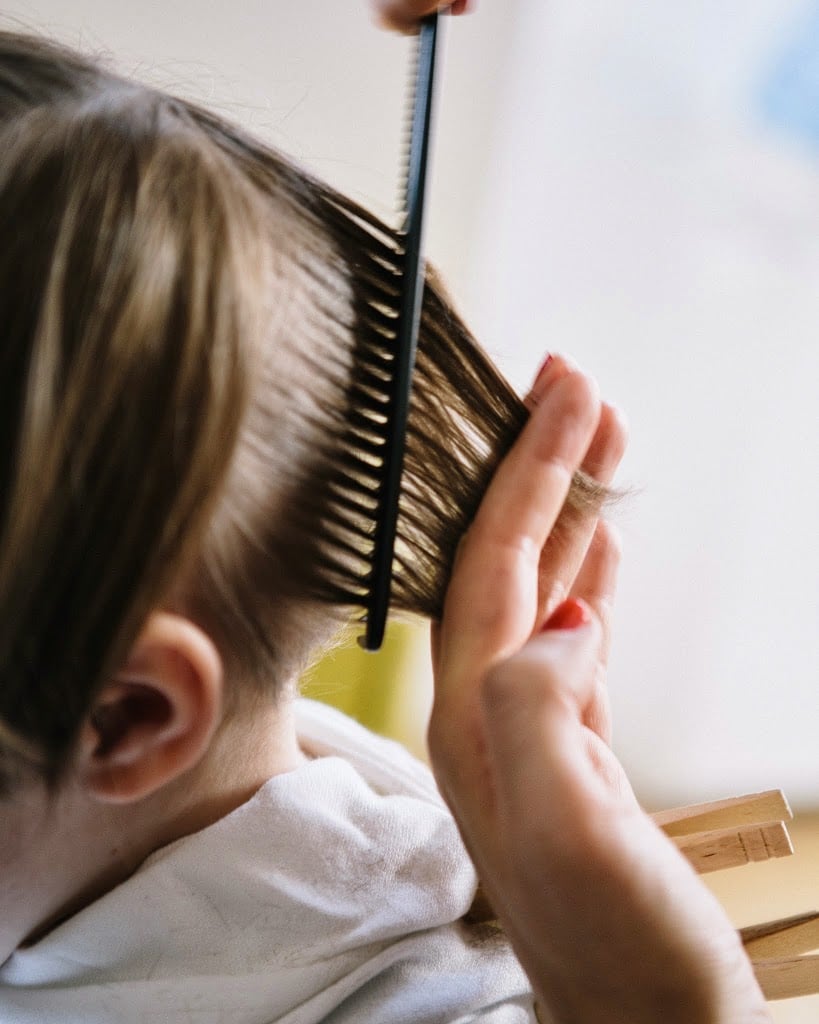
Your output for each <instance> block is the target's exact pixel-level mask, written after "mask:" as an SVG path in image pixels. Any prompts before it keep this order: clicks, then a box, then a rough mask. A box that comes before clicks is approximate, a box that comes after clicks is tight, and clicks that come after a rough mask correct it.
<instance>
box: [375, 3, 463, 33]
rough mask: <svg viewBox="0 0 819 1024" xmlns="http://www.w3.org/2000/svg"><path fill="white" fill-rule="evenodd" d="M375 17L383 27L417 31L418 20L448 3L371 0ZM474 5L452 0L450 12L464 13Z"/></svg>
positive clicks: (402, 30)
mask: <svg viewBox="0 0 819 1024" xmlns="http://www.w3.org/2000/svg"><path fill="white" fill-rule="evenodd" d="M373 6H374V7H375V12H376V17H377V18H378V20H379V22H380V23H381V24H382V25H383V26H384V27H385V28H391V29H395V30H396V31H398V32H405V33H410V32H417V30H418V22H419V21H421V19H422V18H425V17H426V16H427V15H428V14H432V12H433V11H438V10H445V9H446V8H447V7H448V6H449V5H448V4H446V3H440V0H373ZM473 6H474V4H473V2H472V0H454V2H453V3H452V5H451V7H449V13H450V14H466V13H467V12H468V11H469V10H471V9H472V7H473Z"/></svg>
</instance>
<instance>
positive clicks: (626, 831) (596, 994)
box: [429, 359, 771, 1024]
mask: <svg viewBox="0 0 819 1024" xmlns="http://www.w3.org/2000/svg"><path fill="white" fill-rule="evenodd" d="M624 440H625V439H624V432H623V428H622V424H621V423H620V421H619V419H618V417H617V415H616V414H615V413H614V411H613V410H611V409H607V407H606V406H605V405H604V404H601V402H600V399H599V397H598V394H597V390H596V387H595V386H594V383H593V382H592V381H591V380H590V379H589V378H587V377H585V376H584V375H583V374H582V373H580V372H579V371H578V370H577V369H575V368H573V367H571V366H569V365H567V364H566V363H565V362H564V361H563V360H560V359H556V360H553V361H552V363H551V364H550V366H549V368H548V370H547V372H546V374H545V376H544V379H543V380H542V381H541V382H540V394H539V395H538V396H537V403H536V404H534V405H533V413H532V417H531V419H530V421H529V423H528V425H527V427H526V428H525V430H524V431H523V434H522V435H521V437H520V439H519V440H518V442H517V443H516V445H515V446H514V448H513V449H512V450H511V452H510V453H509V456H508V457H507V459H506V460H505V461H504V463H503V464H502V465H501V467H500V469H499V470H498V473H497V474H496V476H495V478H494V480H493V481H492V484H491V485H490V488H489V490H488V492H487V494H486V496H485V498H484V501H483V503H482V505H481V507H480V510H479V512H478V515H477V517H476V519H475V521H474V523H473V525H472V527H471V528H470V530H469V532H468V533H467V535H466V537H465V538H464V540H463V542H462V545H461V548H460V551H459V557H458V559H457V561H456V565H455V570H454V572H453V576H452V579H451V584H450V588H449V592H448V595H447V599H446V605H445V609H444V616H443V619H442V622H441V624H440V626H439V627H438V628H437V629H436V631H435V635H434V650H433V653H434V662H435V670H436V688H435V704H434V709H433V714H432V719H431V723H430V732H429V742H430V751H431V756H432V761H433V765H434V769H435V773H436V776H437V779H438V782H439V785H440V787H441V790H442V792H443V793H444V796H445V798H446V799H447V801H448V803H449V805H450V807H451V809H452V811H453V814H454V815H455V817H456V819H457V821H458V824H459V826H460V829H461V832H462V835H463V837H464V840H465V842H466V845H467V847H468V849H469V851H470V853H471V855H472V858H473V860H474V861H475V864H476V866H477V868H478V871H479V874H480V876H481V878H482V880H483V883H484V888H485V890H486V892H487V894H488V896H489V898H490V900H491V902H492V903H493V905H494V908H495V910H496V912H497V913H498V916H499V918H500V920H501V922H502V923H503V925H504V927H505V930H506V933H507V935H508V936H509V938H510V940H511V942H512V944H513V946H514V948H515V951H516V952H517V954H518V957H519V958H520V961H521V963H522V964H523V966H524V968H525V969H526V971H527V973H528V975H529V977H530V979H531V981H532V983H533V986H534V988H535V992H536V994H537V996H538V1001H539V1006H540V1013H541V1016H542V1019H543V1020H544V1021H545V1020H547V1019H548V1020H552V1021H555V1022H565V1024H569V1022H571V1024H575V1022H577V1024H580V1022H588V1021H595V1024H615V1022H616V1024H625V1022H628V1024H643V1022H645V1024H656V1022H657V1021H660V1020H661V1021H663V1022H664V1024H675V1022H680V1024H682V1022H685V1024H691V1022H719V1024H729V1022H736V1024H740V1022H742V1024H751V1022H762V1021H770V1020H771V1018H770V1016H769V1014H768V1010H767V1007H766V1005H765V1002H764V999H763V997H762V994H761V992H760V990H759V988H758V986H757V984H756V981H755V978H754V976H753V972H752V969H751V966H750V964H749V961H748V959H747V957H746V956H745V954H744V952H743V950H742V947H741V944H740V942H739V939H738V936H737V934H736V932H735V930H734V928H733V927H732V925H731V923H730V921H729V920H728V918H727V917H726V915H725V913H724V912H723V910H722V908H721V907H720V906H719V904H718V903H717V902H716V900H715V899H714V898H713V897H712V896H711V894H710V892H709V891H708V890H707V889H706V888H705V886H704V885H703V884H702V882H701V881H700V879H699V878H698V876H697V875H696V874H695V873H694V871H693V869H692V868H691V867H690V866H689V864H688V863H687V862H686V861H685V860H684V858H683V857H682V856H681V855H680V854H679V852H678V851H677V849H676V847H674V845H673V844H672V843H671V842H670V841H669V840H668V839H667V838H666V837H665V836H664V835H663V833H662V832H661V831H660V830H659V829H658V828H656V826H655V825H654V824H653V822H652V821H651V820H650V818H648V817H647V816H646V815H645V814H644V813H643V812H642V811H641V809H640V807H639V805H638V804H637V801H636V799H635V797H634V794H633V792H632V790H631V787H630V786H629V783H628V780H627V778H626V776H625V773H624V771H623V769H622V767H621V766H620V764H619V762H618V761H617V760H616V758H615V757H614V755H613V754H612V752H611V750H610V749H609V746H608V741H609V738H610V717H609V710H608V700H607V696H606V690H605V684H604V678H605V666H606V658H607V654H608V648H609V634H610V615H611V606H612V601H613V597H614V588H615V581H616V575H617V565H618V561H619V552H618V545H617V540H616V537H615V535H614V533H613V531H612V530H611V528H610V527H609V526H608V525H606V524H605V523H599V522H594V521H589V522H587V523H585V524H582V525H581V526H579V527H578V528H577V529H576V530H575V532H574V535H573V537H572V539H571V541H570V542H568V543H564V544H562V545H560V546H559V547H558V546H557V545H555V544H554V543H553V542H552V541H550V537H551V536H552V531H553V528H554V526H555V523H556V522H557V520H558V517H559V514H560V509H561V506H562V504H563V500H564V498H565V495H566V492H567V490H568V486H569V481H570V479H571V475H572V473H573V472H574V470H575V469H576V468H577V467H578V466H583V468H585V469H586V470H588V471H590V472H592V473H596V475H598V477H599V478H600V479H602V480H607V479H609V478H610V476H611V474H612V473H613V470H614V467H615V466H616V465H617V462H618V461H619V459H620V455H621V454H622V449H623V445H624ZM565 595H568V601H567V602H566V603H560V604H558V602H562V601H563V597H564V596H565ZM556 604H557V611H556V612H555V618H554V619H552V620H551V621H550V619H549V616H550V615H551V614H552V613H553V612H554V609H555V605H556ZM561 618H562V619H563V620H564V621H563V622H562V623H561V622H560V621H559V620H560V619H561ZM567 618H568V620H569V621H568V622H567V621H566V619H567ZM572 619H573V620H574V621H572ZM561 626H562V628H558V627H561ZM544 627H545V628H544Z"/></svg>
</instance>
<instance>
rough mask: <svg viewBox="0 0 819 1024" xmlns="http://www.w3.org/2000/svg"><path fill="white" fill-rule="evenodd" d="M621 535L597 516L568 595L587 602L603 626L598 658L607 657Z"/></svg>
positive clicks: (603, 659) (606, 659)
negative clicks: (591, 535)
mask: <svg viewBox="0 0 819 1024" xmlns="http://www.w3.org/2000/svg"><path fill="white" fill-rule="evenodd" d="M620 557H621V548H620V535H619V533H618V532H617V530H616V529H615V528H614V526H612V524H611V523H609V522H606V521H605V520H604V519H601V520H598V522H597V524H596V525H595V529H594V535H593V537H592V540H591V543H590V544H589V548H588V551H587V552H586V557H585V559H584V560H583V564H582V566H581V567H580V570H579V571H578V573H577V577H576V578H575V581H574V585H573V586H572V589H571V596H572V597H574V598H580V599H581V600H583V601H585V602H586V604H588V605H590V606H591V608H592V609H593V610H594V612H595V614H596V616H597V618H598V619H599V621H600V624H601V628H602V641H601V654H600V657H601V661H602V662H603V664H604V665H605V663H606V662H607V661H608V656H609V650H610V647H611V616H612V609H613V606H614V596H615V593H616V591H617V575H618V570H619V568H620Z"/></svg>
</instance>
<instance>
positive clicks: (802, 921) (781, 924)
mask: <svg viewBox="0 0 819 1024" xmlns="http://www.w3.org/2000/svg"><path fill="white" fill-rule="evenodd" d="M739 935H740V938H741V939H742V941H743V943H744V945H745V952H746V953H747V954H748V956H749V957H750V958H751V959H752V960H763V959H768V958H770V957H786V956H798V955H799V954H800V953H810V952H812V951H813V950H814V949H819V912H817V911H813V912H812V913H810V914H797V915H796V916H795V917H784V918H782V919H781V920H779V921H768V922H767V923H766V924H754V925H750V926H749V927H747V928H741V929H740V932H739Z"/></svg>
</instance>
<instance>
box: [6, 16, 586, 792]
mask: <svg viewBox="0 0 819 1024" xmlns="http://www.w3.org/2000/svg"><path fill="white" fill-rule="evenodd" d="M0 146H2V154H3V155H2V157H0V237H2V239H3V246H2V249H0V325H2V331H3V335H2V347H1V348H0V362H1V363H2V367H1V368H2V373H0V425H1V429H2V438H3V445H2V454H0V493H2V499H0V502H1V503H0V531H1V532H0V665H2V685H0V723H2V724H0V751H2V752H3V753H2V756H0V780H1V779H2V777H3V768H4V766H5V769H6V771H5V777H6V781H7V782H8V781H9V780H10V779H11V776H12V769H13V768H14V766H19V765H21V764H25V763H30V764H31V765H32V766H36V768H37V770H38V772H40V773H41V774H43V775H44V776H45V778H46V779H48V780H49V781H51V782H54V781H56V780H57V779H58V778H59V775H60V772H61V771H62V769H63V767H64V765H65V763H66V759H67V758H68V757H69V755H70V752H71V749H72V746H73V743H74V741H75V738H76V734H77V730H78V728H79V726H80V724H81V722H82V720H83V718H84V716H85V715H86V714H87V712H88V709H89V707H90V704H91V702H92V700H93V697H94V695H95V693H96V692H97V690H98V688H99V686H100V685H101V684H102V682H103V681H104V680H105V679H106V678H107V677H108V675H109V674H110V673H111V672H113V671H115V670H116V667H117V665H118V664H119V663H120V662H121V660H122V659H123V657H124V655H125V653H126V652H127V650H128V648H129V646H130V645H131V644H132V643H133V640H134V638H135V635H136V633H137V631H138V629H139V628H140V625H141V624H142V622H143V621H144V619H145V617H146V615H147V614H148V612H149V611H150V610H151V608H153V607H156V606H158V605H160V604H165V605H168V606H176V607H179V608H181V609H184V610H185V612H186V613H187V614H189V615H191V616H192V617H193V618H194V619H195V620H197V621H199V622H200V623H201V624H202V625H203V627H204V628H206V629H207V630H208V632H209V633H210V634H211V635H212V637H213V638H214V640H215V642H216V643H217V645H218V647H219V649H220V653H221V654H222V657H223V658H224V659H225V662H226V666H227V670H228V672H229V673H231V674H232V675H234V676H236V677H239V678H242V679H246V680H253V681H255V682H256V683H257V684H259V685H266V686H268V687H269V688H270V690H271V692H272V693H275V692H276V690H277V687H280V686H281V685H282V683H283V682H284V681H285V680H287V679H289V678H292V676H293V675H294V673H295V672H297V671H298V670H299V669H300V668H301V667H303V665H304V663H305V660H306V659H307V658H308V657H309V654H310V651H311V650H312V649H313V647H314V646H315V644H316V643H317V642H318V641H319V640H321V639H322V638H324V637H326V635H327V633H328V629H331V628H333V627H334V625H335V624H336V623H337V622H338V621H340V617H341V611H340V609H344V608H346V609H348V611H349V608H350V607H355V606H356V605H359V604H360V603H361V598H362V594H363V592H364V582H363V581H365V579H366V574H367V571H368V561H367V559H368V552H369V547H368V545H369V542H370V540H371V530H372V523H371V521H370V520H371V515H370V510H371V503H370V496H371V489H372V482H373V480H372V478H373V477H374V476H376V475H377V471H376V469H375V468H374V456H373V453H372V451H370V448H371V447H372V446H373V445H375V443H376V441H375V439H374V432H373V426H372V423H371V422H368V421H367V419H366V417H364V418H362V416H361V414H360V405H361V402H360V398H361V396H362V395H363V394H367V393H369V391H371V390H372V389H373V388H374V387H376V386H377V385H378V377H379V374H380V373H382V372H383V370H382V369H381V366H380V364H379V360H378V358H377V351H376V350H377V344H376V345H375V348H374V344H373V339H376V342H377V340H378V337H379V335H380V334H381V333H383V324H382V323H381V321H382V320H383V318H384V317H385V316H386V315H387V314H386V313H385V309H386V308H387V307H388V306H389V305H390V300H391V297H392V296H393V295H394V281H395V274H396V270H397V265H398V264H397V256H396V253H397V252H398V251H399V249H400V244H399V242H400V240H399V239H398V238H397V236H396V233H395V232H394V231H392V230H391V229H389V228H388V227H386V226H385V225H383V224H382V223H380V222H379V221H378V220H376V219H375V218H373V217H372V216H371V215H370V214H368V213H367V212H366V211H364V210H363V209H361V208H359V207H357V206H356V205H354V204H353V203H351V202H350V201H349V200H347V199H345V198H344V197H342V196H340V195H338V194H337V193H335V192H333V191H332V190H331V189H329V188H327V187H326V186H324V185H322V184H320V183H318V182H316V181H315V180H313V179H312V178H311V177H310V176H308V175H306V174H304V173H303V172H301V171H299V170H297V169H296V168H295V167H294V166H293V165H292V164H290V163H289V162H288V161H286V160H285V159H284V158H282V157H281V156H280V155H278V154H276V153H275V152H273V151H272V150H270V149H269V148H266V147H265V146H263V145H261V144H260V143H258V142H256V141H255V140H253V139H251V138H249V137H248V136H246V135H244V134H243V133H242V132H241V131H240V130H239V129H237V128H235V127H233V126H231V125H229V124H227V123H225V122H224V121H222V120H220V119H219V118H217V117H216V116H214V115H213V114H211V113H209V112H207V111H205V110H202V109H199V108H197V107H196V106H194V105H192V104H189V103H186V102H183V101H181V100H178V99H175V98H173V97H170V96H167V95H164V94H162V93H159V92H157V91H155V90H152V89H149V88H147V87H144V86H142V85H138V84H135V83H132V82H129V81H126V80H124V79H122V78H120V77H118V76H117V75H115V74H113V73H111V72H109V71H107V70H105V69H104V68H102V67H99V66H97V65H96V64H94V63H92V62H91V61H89V60H87V59H86V58H84V57H80V56H79V55H77V54H74V53H72V52H70V51H67V50H65V49H63V48H61V47H58V46H55V45H54V44H51V43H47V42H45V41H42V40H39V39H35V38H31V37H25V36H18V35H12V34H4V33H0ZM374 351H375V352H376V355H375V356H374V355H373V353H374ZM525 418H526V412H525V410H524V407H523V405H522V403H521V402H520V401H519V399H518V398H517V397H516V396H515V394H514V393H513V392H512V390H511V389H510V387H509V386H508V385H507V384H506V383H505V381H504V380H503V379H502V378H501V377H500V375H499V374H498V372H497V371H496V369H495V368H494V367H493V366H492V364H491V363H490V361H489V360H488V359H487V357H486V356H485V355H484V354H483V353H482V352H481V350H480V348H479V347H478V346H477V344H476V343H475V342H474V340H473V339H472V338H471V336H470V335H469V333H468V331H467V330H466V328H465V327H464V325H463V323H462V322H461V321H460V320H459V319H458V317H457V316H456V315H455V314H454V312H453V311H452V309H451V308H450V306H449V304H448V303H447V302H446V301H445V299H444V298H443V295H442V292H441V290H440V288H439V287H438V286H437V285H436V283H435V281H434V280H433V279H432V278H431V277H430V279H429V280H428V282H427V288H426V292H425V297H424V305H423V318H422V325H421V334H420V339H419V348H418V359H417V371H416V379H415V384H414V391H413V397H412V402H411V409H410V423H409V431H408V442H407V444H408V448H407V456H406V468H405V480H404V484H403V491H402V500H401V514H400V518H399V528H398V529H399V532H398V546H397V551H396V563H395V586H394V596H393V607H394V608H395V609H397V610H403V611H408V612H413V613H419V614H421V615H426V616H432V617H434V616H437V615H438V614H439V612H440V609H441V604H442V600H443V594H444V590H445V586H446V580H447V578H448V573H449V570H450V566H451V561H452V557H453V554H454V550H455V547H456V545H457V542H458V539H459V537H460V536H461V534H462V533H463V531H464V530H465V528H466V526H467V525H468V523H469V520H470V519H471V517H472V515H473V513H474V510H475V508H476V505H477V502H478V501H479V499H480V496H481V494H482V492H483V490H484V488H485V486H486V482H487V480H488V478H489V476H490V475H491V473H492V471H493V468H494V466H495V465H496V464H497V462H498V460H499V459H500V458H501V457H502V455H503V454H504V452H505V451H506V450H507V448H508V447H509V445H510V444H511V442H512V441H513V439H514V437H515V436H516V435H517V433H518V432H519V430H520V428H521V427H522V425H523V423H524V421H525ZM376 433H377V431H376ZM600 497H601V493H600V490H599V488H597V487H596V486H595V484H594V483H593V481H589V480H587V479H585V478H582V477H578V478H577V479H576V480H575V483H574V486H573V488H572V492H571V494H570V498H569V503H570V506H571V507H572V508H573V509H575V510H576V511H583V510H588V509H589V507H596V505H597V504H598V503H599V500H600ZM265 681H266V682H265Z"/></svg>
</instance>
